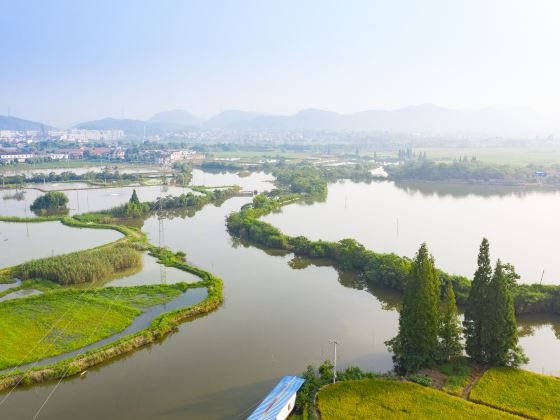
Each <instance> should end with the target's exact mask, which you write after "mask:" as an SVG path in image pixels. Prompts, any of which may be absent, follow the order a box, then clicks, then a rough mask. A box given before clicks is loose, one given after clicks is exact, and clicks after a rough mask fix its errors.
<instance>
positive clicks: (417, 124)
mask: <svg viewBox="0 0 560 420" xmlns="http://www.w3.org/2000/svg"><path fill="white" fill-rule="evenodd" d="M7 118H8V119H9V122H6V119H7ZM43 126H44V125H42V124H41V123H36V122H31V121H26V120H20V119H17V118H13V117H1V116H0V129H22V130H29V129H37V128H27V127H43ZM4 127H24V128H4ZM45 127H46V126H45ZM74 127H75V128H82V129H97V130H114V129H120V130H124V131H125V133H127V134H129V135H136V136H138V135H143V134H144V133H146V134H147V135H153V134H163V133H169V132H177V131H182V130H188V129H222V130H227V129H233V130H310V131H311V130H313V131H321V130H329V131H376V132H395V133H396V132H399V133H412V134H421V135H459V136H463V135H496V136H533V135H537V134H538V135H547V134H550V133H551V132H553V131H554V130H553V129H554V128H555V129H556V132H558V131H557V130H558V128H559V127H552V126H551V124H549V123H547V122H546V121H544V120H543V119H541V118H540V117H539V116H537V115H536V114H534V113H532V112H531V111H529V110H526V109H492V108H487V109H482V110H477V111H461V110H453V109H448V108H443V107H439V106H436V105H418V106H410V107H405V108H400V109H396V110H392V111H387V110H371V111H363V112H356V113H353V114H339V113H336V112H329V111H323V110H320V109H306V110H303V111H299V112H297V113H295V114H293V115H266V114H259V113H255V112H246V111H237V110H230V111H224V112H222V113H220V114H218V115H216V116H214V117H212V118H209V119H206V120H204V119H201V118H197V117H196V116H194V115H192V114H190V113H189V112H187V111H184V110H172V111H165V112H160V113H157V114H155V115H154V116H153V117H151V118H149V119H148V120H145V121H143V120H134V119H114V118H105V119H102V120H96V121H88V122H83V123H80V124H77V125H75V126H74Z"/></svg>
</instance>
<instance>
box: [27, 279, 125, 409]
mask: <svg viewBox="0 0 560 420" xmlns="http://www.w3.org/2000/svg"><path fill="white" fill-rule="evenodd" d="M120 289H121V293H122V292H123V290H124V289H125V287H121V288H120ZM117 296H120V295H119V294H117ZM114 299H115V300H116V299H117V297H114ZM111 308H112V306H109V307H108V308H107V309H105V311H104V313H103V317H102V318H101V320H100V321H99V322H98V323H97V326H96V328H95V330H93V332H92V333H91V335H90V338H92V337H93V336H94V335H95V334H96V333H97V331H98V330H99V328H100V327H101V324H102V323H103V321H105V318H106V317H107V314H108V313H109V309H111ZM88 341H89V340H87V341H86V342H85V343H86V344H84V345H83V346H82V348H81V349H80V351H79V352H78V354H77V355H76V356H75V357H74V358H75V359H76V360H77V359H78V358H79V357H80V356H81V355H82V354H83V351H84V349H85V348H86V347H87V346H88V345H89V344H87V342H88ZM69 370H70V365H68V367H67V368H66V370H65V371H64V374H63V375H62V376H61V377H60V379H59V380H58V382H57V383H56V385H55V386H54V388H53V389H52V391H51V392H50V393H49V395H47V398H45V401H43V404H41V406H40V407H39V409H38V410H37V412H36V413H35V415H34V416H33V420H35V419H36V418H37V417H38V416H39V414H41V411H42V410H43V408H44V407H45V406H46V405H47V403H48V402H49V400H50V399H51V397H52V396H53V394H54V393H55V392H56V390H57V389H58V387H59V386H60V384H61V383H62V381H63V380H64V378H66V375H68V371H69Z"/></svg>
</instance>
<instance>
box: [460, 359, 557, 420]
mask: <svg viewBox="0 0 560 420" xmlns="http://www.w3.org/2000/svg"><path fill="white" fill-rule="evenodd" d="M470 399H471V400H472V401H476V402H480V403H483V404H486V405H490V406H492V407H497V408H500V409H503V410H507V411H510V412H514V413H518V414H521V415H524V416H528V417H531V418H536V419H557V418H560V379H558V378H554V377H551V376H544V375H539V374H537V373H531V372H527V371H524V370H518V369H508V368H494V369H490V370H489V371H487V372H486V373H485V374H484V375H483V376H482V378H481V379H480V381H478V383H477V384H476V385H475V386H474V388H473V389H472V391H471V394H470Z"/></svg>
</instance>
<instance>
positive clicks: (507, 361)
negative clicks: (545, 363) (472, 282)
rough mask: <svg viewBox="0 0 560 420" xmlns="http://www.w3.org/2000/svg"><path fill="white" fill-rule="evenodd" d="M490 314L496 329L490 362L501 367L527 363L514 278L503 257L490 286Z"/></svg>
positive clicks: (489, 357)
mask: <svg viewBox="0 0 560 420" xmlns="http://www.w3.org/2000/svg"><path fill="white" fill-rule="evenodd" d="M506 267H508V266H506ZM508 268H509V267H508ZM486 313H487V316H488V327H489V329H491V331H492V334H491V335H489V338H488V362H489V363H490V364H492V365H498V366H506V365H510V366H511V365H513V366H516V365H518V364H519V363H523V362H526V360H527V359H526V357H525V356H524V355H523V352H522V350H521V349H520V348H519V346H518V335H517V321H516V320H515V309H514V306H513V297H512V293H511V281H510V279H509V278H508V274H507V272H506V271H505V270H504V266H503V265H502V263H501V262H500V260H498V262H497V263H496V269H495V270H494V276H493V277H492V280H491V282H490V285H489V288H488V295H487V311H486Z"/></svg>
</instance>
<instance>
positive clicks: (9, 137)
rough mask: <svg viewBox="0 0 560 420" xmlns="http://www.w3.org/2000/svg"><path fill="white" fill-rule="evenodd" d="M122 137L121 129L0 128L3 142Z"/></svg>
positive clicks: (106, 139)
mask: <svg viewBox="0 0 560 420" xmlns="http://www.w3.org/2000/svg"><path fill="white" fill-rule="evenodd" d="M122 138H124V131H123V130H80V129H74V128H73V129H69V130H0V141H2V142H5V143H20V142H24V143H33V142H36V141H40V140H60V141H73V142H80V143H85V142H88V141H116V140H120V139H122Z"/></svg>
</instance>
